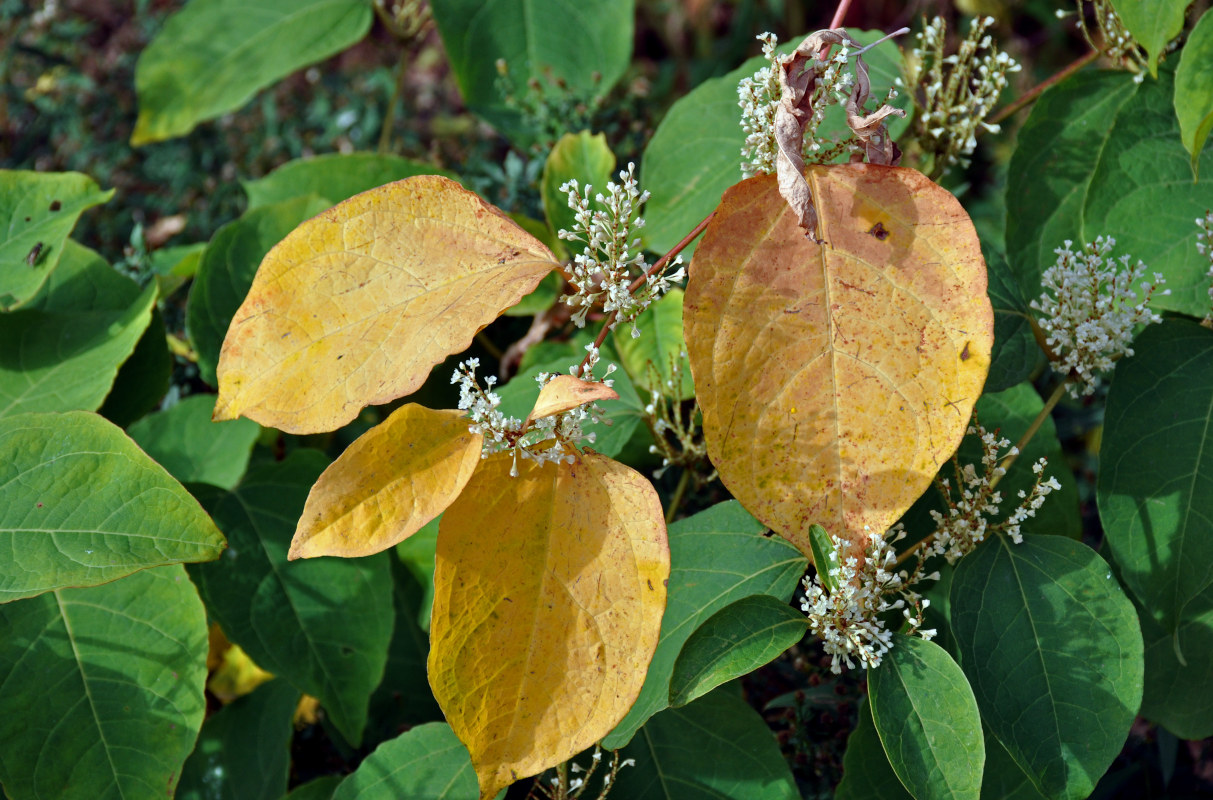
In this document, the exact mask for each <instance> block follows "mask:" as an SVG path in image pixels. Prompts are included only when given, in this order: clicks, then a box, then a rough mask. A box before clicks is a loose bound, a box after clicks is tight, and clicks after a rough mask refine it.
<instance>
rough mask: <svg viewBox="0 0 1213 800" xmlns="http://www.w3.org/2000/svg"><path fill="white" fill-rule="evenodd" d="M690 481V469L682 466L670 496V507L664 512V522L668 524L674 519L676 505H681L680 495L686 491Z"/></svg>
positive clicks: (676, 510) (676, 509) (676, 511)
mask: <svg viewBox="0 0 1213 800" xmlns="http://www.w3.org/2000/svg"><path fill="white" fill-rule="evenodd" d="M690 483H691V470H690V469H688V468H686V467H683V469H682V476H681V477H680V478H679V479H678V485H677V486H676V487H674V495H673V496H672V497H671V498H670V507H669V508H667V509H666V512H665V524H666V525H669V524H670V523H671V522H673V521H674V516H675V515H676V514H677V513H678V507H679V506H680V505H682V497H683V495H685V494H686V493H687V486H689V485H690Z"/></svg>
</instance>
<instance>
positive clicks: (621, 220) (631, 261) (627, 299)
mask: <svg viewBox="0 0 1213 800" xmlns="http://www.w3.org/2000/svg"><path fill="white" fill-rule="evenodd" d="M635 172H636V165H635V164H631V163H629V164H628V168H627V170H624V171H620V173H619V180H620V181H621V183H619V184H616V183H614V182H613V181H608V182H607V185H606V195H605V196H604V195H602V194H598V195H595V196H594V198H593V199H594V202H595V203H596V204H597V205H598V206H600V207H601V208H597V209H594V208H591V206H590V192H591V191H593V187H592V186H589V185H587V186H586V187H585V188H584V189H582V188H581V187H580V186H579V185H578V183H577V181H576V180H571V181H568V182H567V183H565V184H564V185H563V186H561V187H560V191H562V192H564V193H565V194H566V195H568V202H569V208H571V209H572V210H573V212H574V213H575V219H576V223H575V225H574V229H573V230H572V231H567V230H564V229H563V228H561V229H560V230H559V231H558V232H557V235H558V236H559V237H560V238H561V239H564V240H566V241H570V242H581V243H582V244H583V245H584V248H583V250H582V252H581V253H579V254H577V255H575V256H573V264H572V267H571V274H570V276H569V280H570V282H571V283H572V284H573V287H574V288H575V289H576V290H577V292H576V294H571V295H565V296H564V297H562V298H561V300H563V301H564V302H565V303H568V304H569V305H570V306H572V307H573V308H574V309H576V311H575V312H574V313H573V322H574V323H576V324H577V326H578V327H584V326H585V321H586V314H587V313H589V310H590V309H591V308H592V307H593V306H595V305H597V304H599V303H601V304H602V310H603V311H605V312H607V313H610V312H616V316H615V319H614V321H613V322H612V324H611V327H614V326H615V325H618V324H619V323H621V322H633V323H634V321H635V319H636V317H638V316H639V315H640V313H641V312H642V311H644V310H645V309H646V308H648V306H649V304H650V303H651V302H652V301H653V300H655V299H657V298H658V297H660V296H661V295H662V294H663V293H665V292H666V291H668V290H669V289H670V287H672V286H673V285H674V283H675V282H676V281H680V280H682V279H683V278H684V277H685V276H686V272H685V270H683V269H682V267H681V266H679V265H680V264H682V257H681V256H679V257H677V258H676V259H674V261H673V262H672V263H671V264H669V265H668V266H669V267H678V268H677V269H676V270H675V271H673V272H668V271H666V270H663V271H661V272H660V273H654V274H653V275H648V276H647V277H646V278H645V281H644V285H643V287H638V289H637V291H636V292H635V293H633V291H632V289H631V285H632V283H633V272H639V273H641V274H644V273H646V272H647V271H648V267H649V265H648V264H647V263H646V262H645V260H644V254H643V253H642V252H641V251H640V238H639V237H638V236H636V233H637V232H638V231H639V230H640V229H641V228H643V227H644V218H643V217H641V216H640V206H641V205H643V204H644V203H645V201H646V200H648V199H649V193H648V192H644V193H641V192H640V191H639V189H638V188H637V185H636V176H635ZM639 335H640V332H639V331H638V330H637V329H636V327H635V324H633V326H632V336H633V337H637V336H639Z"/></svg>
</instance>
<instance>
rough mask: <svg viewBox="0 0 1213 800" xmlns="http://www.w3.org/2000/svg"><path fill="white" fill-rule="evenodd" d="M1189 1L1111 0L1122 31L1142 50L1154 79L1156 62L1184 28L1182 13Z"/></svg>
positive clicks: (1156, 68)
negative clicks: (1128, 34)
mask: <svg viewBox="0 0 1213 800" xmlns="http://www.w3.org/2000/svg"><path fill="white" fill-rule="evenodd" d="M1191 2H1192V0H1112V8H1114V9H1116V14H1117V16H1119V17H1120V21H1121V22H1122V23H1124V26H1125V28H1126V29H1127V30H1128V31H1129V33H1130V34H1131V35H1132V36H1133V38H1134V39H1136V40H1137V43H1138V44H1140V45H1141V46H1142V47H1144V48H1145V50H1146V55H1147V56H1148V57H1149V58H1148V63H1149V66H1150V74H1151V75H1153V76H1155V77H1158V59H1159V57H1160V56H1161V55H1162V54H1163V53H1165V52H1166V50H1167V45H1168V44H1169V43H1170V42H1171V40H1172V39H1174V38H1175V37H1176V36H1178V35H1179V32H1180V31H1182V30H1183V29H1184V12H1186V11H1187V9H1188V5H1189V4H1191Z"/></svg>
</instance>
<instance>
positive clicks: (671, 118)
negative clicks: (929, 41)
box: [640, 28, 909, 259]
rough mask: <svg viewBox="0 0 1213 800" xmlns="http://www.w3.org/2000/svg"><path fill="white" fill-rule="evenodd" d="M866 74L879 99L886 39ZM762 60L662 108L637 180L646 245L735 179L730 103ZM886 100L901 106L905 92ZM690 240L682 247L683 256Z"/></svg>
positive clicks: (664, 244) (888, 52)
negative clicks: (643, 194)
mask: <svg viewBox="0 0 1213 800" xmlns="http://www.w3.org/2000/svg"><path fill="white" fill-rule="evenodd" d="M847 32H848V33H850V34H851V36H853V37H855V38H856V39H857V40H858V41H860V42H863V43H865V44H866V43H870V42H874V41H876V40H877V39H879V38H880V37H881V36H884V32H882V31H861V30H857V29H855V28H848V29H847ZM801 38H803V37H797V38H795V39H793V40H789V41H788V42H785V43H784V44H783V45H782V46H781V47H780V48H779V51H778V52H780V53H787V52H791V51H792V50H794V49H795V48H796V45H798V44H800V40H801ZM863 58H864V61H865V62H866V63H867V65H868V68H869V74H870V76H871V79H872V91H873V94H876V95H881V96H883V93H884V91H885V89H886V88H888V87H892V86H893V81H894V80H895V79H896V78H898V77H899V76H900V75H901V54H900V52H899V51H898V50H897V48H896V47H895V46H894V47H891V46H889V45H888V44H883V45H881V46H880V47H877V48H875V49H874V50H870V51H868V52H867V53H865V54H864V57H863ZM765 66H767V60H766V59H765V58H763V57H762V56H757V57H755V58H751V59H750V60H748V61H746V62H745V63H744V64H742V65H741V66H740V67H738V68H737V69H735V70H733V71H732V72H730V73H728V74H727V75H724V76H722V77H719V78H711V79H709V80H706V81H704V82H703V83H701V84H699V85H698V86H696V87H695V88H694V89H693V90H692V91H691V92H689V93H688V94H686V95H684V96H683V97H682V98H680V99H679V100H678V101H677V102H675V103H674V105H673V106H671V107H670V110H669V111H668V112H667V113H666V115H665V117H664V118H663V119H662V121H661V124H660V125H658V126H657V132H656V133H654V134H653V138H652V140H650V142H649V145H648V147H647V148H645V151H644V161H643V166H642V169H641V174H640V177H641V179H642V182H643V184H644V188H645V189H647V190H648V191H649V192H651V193H652V197H651V198H649V202H648V204H647V205H646V206H645V220H646V225H645V227H644V230H643V231H641V233H642V235H643V236H644V241H645V244H646V246H647V247H648V248H649V249H650V250H654V251H656V252H660V253H664V252H666V251H667V250H670V249H671V248H672V247H673V246H674V245H675V244H677V243H678V241H679V240H680V239H682V238H683V237H684V236H686V235H687V234H688V233H690V232H691V229H693V228H694V227H695V226H696V225H698V224H699V223H700V221H702V220H703V218H704V217H706V216H707V215H708V214H710V213H712V210H713V209H715V208H716V206H717V205H718V204H719V203H720V195H721V194H723V193H724V190H725V189H727V188H729V187H730V186H732V185H733V184H735V183H737V182H738V181H740V180H741V146H742V145H743V144H745V133H743V132H742V130H741V108H740V107H739V106H738V105H737V84H738V82H739V81H740V80H741V79H742V78H748V77H750V76H751V75H753V74H754V73H755V72H757V71H758V70H759V69H762V68H763V67H765ZM893 105H896V106H898V107H900V108H908V107H909V105H908V100H907V99H906V96H905V93H902V96H901V97H900V98H899V99H897V100H894V101H893ZM888 123H889V133H890V135H891V136H893V137H894V138H896V137H897V136H900V135H901V133H902V132H903V131H904V130H905V128H906V121H905V120H904V119H902V118H900V117H891V118H889V120H888ZM818 131H819V134H820V137H834V136H836V135H839V134H841V133H842V132H843V131H847V132H848V133H849V130H848V129H847V127H846V118H845V115H844V114H843V113H842V108H841V107H840V106H831V107H830V109H829V110H828V111H827V113H826V118H825V120H824V121H823V122H822V124H821V127H820V128H818ZM693 251H694V244H693V243H692V245H691V246H690V247H688V248H687V249H686V250H684V251H683V255H684V258H688V259H689V258H690V255H691V253H692V252H693Z"/></svg>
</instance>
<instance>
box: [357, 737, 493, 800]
mask: <svg viewBox="0 0 1213 800" xmlns="http://www.w3.org/2000/svg"><path fill="white" fill-rule="evenodd" d="M476 796H477V789H476V772H475V771H474V770H473V769H472V759H471V758H470V757H469V756H468V749H467V748H466V747H464V746H463V743H462V742H460V741H459V739H458V738H457V737H456V736H455V734H454V732H453V731H452V730H451V726H450V725H447V724H446V723H445V722H430V723H427V724H425V725H418V726H417V727H415V728H413V729H412V730H410V731H409V732H408V733H404V734H401V735H400V736H397V737H396V738H395V739H391V740H389V741H386V742H384V743H383V744H381V745H379V747H377V748H376V749H375V752H373V753H371V754H370V755H369V756H367V757H366V759H365V760H364V761H363V762H362V763H361V764H359V765H358V769H356V770H354V772H353V774H351V775H349V776H348V777H347V778H346V779H345V780H344V781H342V782H341V785H340V786H338V787H337V791H335V792H333V800H398V798H405V797H407V798H409V800H472V798H475V797H476Z"/></svg>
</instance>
